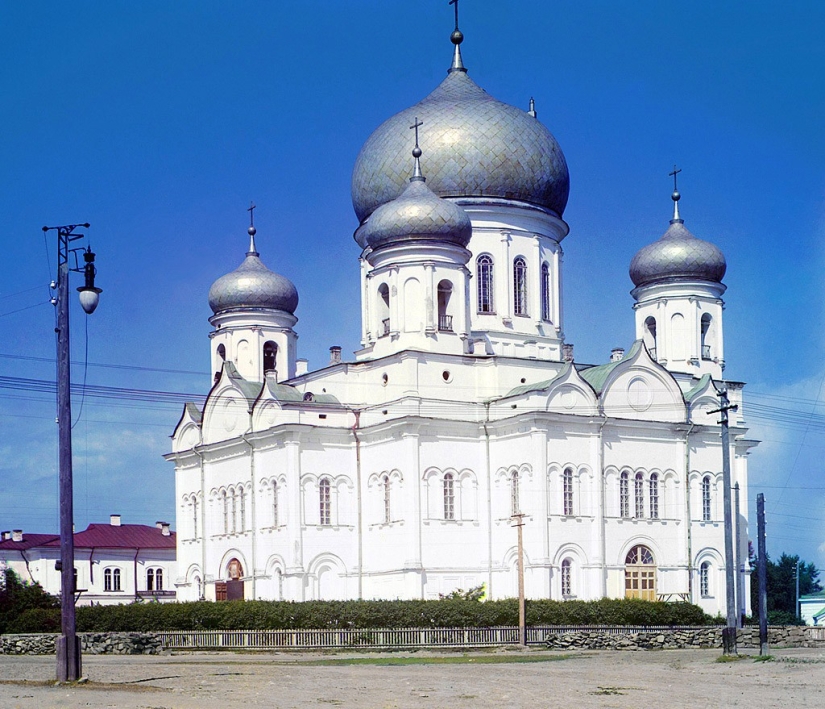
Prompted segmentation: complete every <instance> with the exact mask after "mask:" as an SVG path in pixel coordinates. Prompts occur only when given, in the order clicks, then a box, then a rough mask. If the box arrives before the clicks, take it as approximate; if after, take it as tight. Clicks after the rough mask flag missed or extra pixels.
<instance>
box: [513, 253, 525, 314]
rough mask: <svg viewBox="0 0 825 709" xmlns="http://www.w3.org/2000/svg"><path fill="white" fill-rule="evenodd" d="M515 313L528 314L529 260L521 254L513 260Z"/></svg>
mask: <svg viewBox="0 0 825 709" xmlns="http://www.w3.org/2000/svg"><path fill="white" fill-rule="evenodd" d="M513 313H514V314H515V315H527V262H526V261H525V260H524V259H523V258H522V257H521V256H519V257H518V258H516V260H515V261H513Z"/></svg>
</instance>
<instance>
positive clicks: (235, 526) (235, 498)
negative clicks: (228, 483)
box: [230, 488, 238, 534]
mask: <svg viewBox="0 0 825 709" xmlns="http://www.w3.org/2000/svg"><path fill="white" fill-rule="evenodd" d="M230 494H231V495H232V534H235V533H236V532H237V531H238V493H237V492H235V488H232V490H231V491H230Z"/></svg>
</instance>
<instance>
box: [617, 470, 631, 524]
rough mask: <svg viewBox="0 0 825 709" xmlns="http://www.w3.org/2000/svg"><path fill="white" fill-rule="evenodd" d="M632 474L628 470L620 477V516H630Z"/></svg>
mask: <svg viewBox="0 0 825 709" xmlns="http://www.w3.org/2000/svg"><path fill="white" fill-rule="evenodd" d="M629 478H630V476H629V475H628V473H627V471H625V472H623V473H622V474H621V477H620V478H619V516H620V517H630V481H629Z"/></svg>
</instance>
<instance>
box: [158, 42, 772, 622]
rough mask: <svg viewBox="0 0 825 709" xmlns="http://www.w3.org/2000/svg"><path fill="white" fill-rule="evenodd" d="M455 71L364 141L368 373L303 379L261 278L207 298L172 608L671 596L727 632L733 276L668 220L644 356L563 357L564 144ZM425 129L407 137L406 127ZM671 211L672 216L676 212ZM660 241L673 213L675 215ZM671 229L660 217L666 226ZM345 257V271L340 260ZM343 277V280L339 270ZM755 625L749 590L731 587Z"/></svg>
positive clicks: (633, 351) (252, 249)
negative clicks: (459, 593)
mask: <svg viewBox="0 0 825 709" xmlns="http://www.w3.org/2000/svg"><path fill="white" fill-rule="evenodd" d="M451 40H452V43H453V45H454V48H453V59H452V64H451V66H450V68H449V71H448V73H447V76H446V78H445V79H444V81H443V82H442V83H441V84H440V85H439V86H438V87H437V88H436V89H435V90H434V91H433V92H432V93H431V94H430V95H429V96H427V97H426V98H424V99H423V100H422V101H420V102H419V103H417V104H415V105H414V106H411V107H410V108H408V109H406V110H404V111H401V112H400V113H398V114H396V115H395V116H392V117H391V118H389V119H388V120H386V121H385V122H384V123H383V124H382V125H381V126H379V127H378V128H377V129H376V130H375V132H374V133H373V134H372V135H371V136H370V137H369V139H368V140H367V142H366V143H365V144H364V146H363V148H362V149H361V152H360V154H359V156H358V159H357V161H356V164H355V168H354V172H353V178H352V199H353V206H354V209H355V213H356V215H357V218H358V220H359V224H360V226H359V227H358V229H357V230H356V232H355V241H356V243H357V248H358V249H360V283H361V288H360V290H361V298H362V303H361V348H360V349H359V350H358V351H357V352H355V353H354V360H352V361H343V360H342V359H341V352H340V348H332V350H331V354H332V357H331V361H330V363H329V365H328V366H326V367H324V368H322V369H320V370H317V371H313V372H309V371H307V366H306V361H305V360H302V359H300V358H299V357H298V354H299V353H298V346H297V340H298V334H297V330H296V325H297V323H298V319H297V317H296V316H295V312H296V309H297V305H298V293H297V291H296V289H295V286H294V285H293V284H292V283H291V282H290V281H289V280H288V279H287V278H286V277H284V276H282V275H279V274H277V273H274V272H273V271H271V270H269V269H268V268H267V267H266V266H265V265H264V263H263V261H262V260H261V257H260V254H259V252H258V245H257V244H256V230H255V228H254V226H251V227H250V228H249V250H248V251H247V253H246V257H245V259H244V260H243V262H242V263H241V264H240V266H239V267H238V268H237V269H235V270H234V271H232V272H231V273H228V274H226V275H225V276H223V277H221V278H219V279H218V280H217V281H216V282H215V283H214V284H213V285H212V287H211V289H210V291H209V304H210V306H211V309H212V311H213V313H214V315H213V316H212V317H211V318H210V323H211V324H212V326H213V328H214V329H213V330H212V332H211V333H210V334H209V352H210V357H211V365H212V372H213V373H214V380H213V382H212V388H211V390H210V392H209V394H208V397H207V399H206V402H205V405H204V406H203V409H202V410H201V409H200V408H198V407H197V406H196V405H194V404H188V405H187V406H186V407H185V410H184V412H183V415H182V417H181V419H180V422H179V423H178V425H177V427H176V429H175V432H174V435H173V442H172V452H171V453H169V454H168V455H167V456H166V457H167V459H168V460H170V461H172V462H173V463H174V465H175V481H176V508H177V525H176V528H177V538H178V542H177V564H178V571H179V578H178V579H177V580H176V583H175V586H176V590H177V598H178V599H179V600H197V599H200V598H205V599H208V600H223V599H226V598H230V599H231V598H246V599H287V600H296V601H300V600H309V599H357V598H365V599H380V598H388V599H392V598H406V599H413V598H416V599H417V598H423V599H429V598H437V597H438V596H439V594H446V593H449V592H450V591H453V590H455V589H458V588H461V589H468V588H471V587H475V586H479V585H481V584H484V587H485V591H486V595H487V597H488V598H493V599H498V598H504V597H512V596H514V595H516V593H517V582H518V578H517V577H518V574H517V565H518V553H517V530H516V528H515V526H514V524H515V523H516V521H517V520H521V521H522V522H523V525H524V526H523V528H522V529H523V535H524V545H523V549H524V552H523V553H524V568H525V571H524V574H525V588H526V594H527V597H528V598H551V599H559V600H564V599H574V598H575V599H585V600H586V599H597V598H602V597H610V598H621V597H639V598H645V599H668V600H675V599H684V600H690V601H692V602H694V603H696V604H699V605H700V606H702V607H703V608H704V609H705V610H706V611H707V612H708V613H711V614H716V613H723V614H724V612H725V564H724V552H723V550H724V530H723V488H722V475H721V470H722V448H721V441H720V426H719V425H718V416H717V415H715V414H711V415H709V413H708V412H709V411H710V410H711V409H714V408H716V407H717V406H718V403H719V400H718V398H717V393H716V389H715V387H721V386H725V387H727V389H728V392H729V395H730V399H731V403H733V404H737V405H738V406H739V409H738V411H737V412H736V413H733V414H731V428H730V431H731V442H732V445H731V467H732V476H733V481H734V483H737V484H738V485H739V488H740V492H741V510H740V514H739V516H738V517H737V518H736V520H735V523H736V525H737V539H738V557H739V559H740V560H741V561H742V563H744V560H745V559H747V537H748V535H747V499H748V494H747V493H748V484H747V480H748V478H747V457H748V452H749V450H750V449H751V448H752V447H753V446H754V445H756V442H755V441H752V440H749V439H748V438H747V430H746V428H745V427H744V419H743V408H742V388H743V385H742V384H741V383H738V382H732V381H725V380H724V378H723V370H724V365H725V359H724V337H723V334H724V333H723V327H722V314H723V309H724V303H723V300H722V296H723V294H724V292H725V286H724V285H723V283H722V278H723V276H724V274H725V269H726V263H725V258H724V256H723V255H722V252H721V251H720V250H719V249H718V248H717V247H716V246H714V245H713V244H711V243H708V242H707V241H703V240H701V239H699V238H696V237H695V236H693V234H691V233H690V232H689V231H688V230H687V228H686V227H685V225H684V222H683V220H682V219H681V217H680V214H679V208H678V207H679V205H678V200H679V193H678V192H676V191H674V193H673V195H672V199H673V210H674V211H673V218H672V219H671V220H670V224H669V226H668V228H667V230H666V231H665V232H664V234H663V236H662V237H661V238H660V239H658V240H657V241H654V242H653V243H651V244H650V245H648V246H645V247H644V248H642V249H641V250H640V251H639V252H638V253H637V254H636V256H635V257H634V258H633V261H632V263H631V264H630V278H631V280H632V282H633V284H634V286H635V288H634V289H633V291H632V295H633V298H634V299H635V305H634V306H633V307H634V310H635V330H636V341H635V342H634V343H633V344H632V346H631V347H629V349H628V350H627V351H626V352H624V351H622V350H614V351H613V354H612V356H611V357H610V361H609V362H606V363H602V364H598V365H590V364H583V363H579V362H577V361H575V359H574V357H573V347H572V345H569V344H565V341H564V311H563V296H562V283H563V277H562V275H563V274H562V271H563V258H562V256H563V252H562V246H561V244H562V241H563V240H564V238H565V237H566V236H567V234H568V231H569V227H568V225H567V223H566V222H565V221H564V219H563V213H564V208H565V205H566V203H567V197H568V190H569V176H568V170H567V164H566V162H565V158H564V155H563V153H562V150H561V148H560V146H559V144H558V143H557V142H556V140H555V138H554V137H553V135H552V134H551V133H550V132H549V131H548V129H547V128H546V127H545V126H544V125H543V124H542V123H541V122H540V121H539V120H538V118H537V115H536V112H535V110H534V108H533V105H532V101H531V105H530V109H529V110H527V111H524V110H522V109H520V108H516V107H513V106H509V105H507V104H504V103H501V102H500V101H497V100H496V99H494V98H493V97H492V96H490V95H489V94H487V93H486V92H485V91H484V90H483V89H482V88H480V87H479V86H478V85H477V84H476V83H474V81H473V80H472V79H471V78H470V76H469V74H468V72H467V70H466V68H465V67H464V64H463V61H462V56H461V51H460V45H461V43H462V40H463V36H462V34H461V32H460V31H458V29H456V31H455V32H454V33H453V34H452V37H451ZM411 127H412V128H413V130H411V129H410V128H411ZM664 211H665V210H664V208H663V212H664ZM663 216H664V215H663ZM663 221H664V219H663ZM357 253H358V252H357V251H356V247H354V248H353V262H354V261H355V256H356V254H357ZM353 277H355V269H354V268H353ZM738 582H739V583H741V586H742V588H743V593H742V594H741V595H742V598H743V600H742V601H741V604H742V609H741V610H746V605H747V603H748V601H747V599H748V598H749V593H748V592H747V588H748V585H749V584H748V579H747V578H746V576H745V573H744V572H743V571H742V570H741V568H740V571H739V577H738Z"/></svg>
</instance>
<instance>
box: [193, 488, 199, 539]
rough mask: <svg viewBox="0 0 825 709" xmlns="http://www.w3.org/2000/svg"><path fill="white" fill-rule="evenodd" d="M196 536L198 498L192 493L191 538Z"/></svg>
mask: <svg viewBox="0 0 825 709" xmlns="http://www.w3.org/2000/svg"><path fill="white" fill-rule="evenodd" d="M197 538H198V498H197V497H196V496H195V495H192V539H197Z"/></svg>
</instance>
